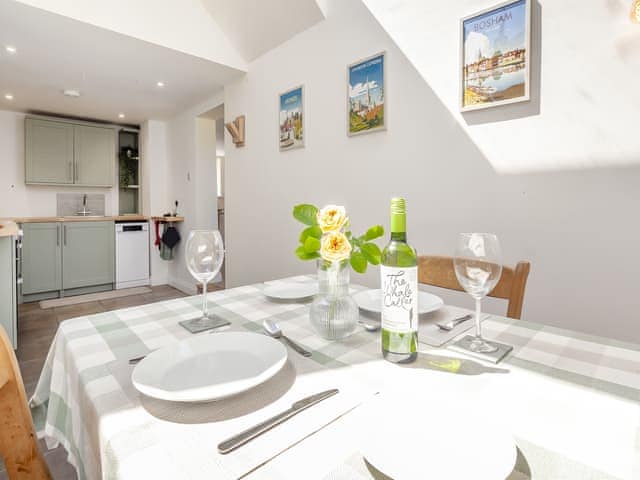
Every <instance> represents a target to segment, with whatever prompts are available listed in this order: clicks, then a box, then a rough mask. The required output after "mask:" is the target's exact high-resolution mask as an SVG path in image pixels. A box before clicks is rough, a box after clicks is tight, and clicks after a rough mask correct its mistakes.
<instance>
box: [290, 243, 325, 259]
mask: <svg viewBox="0 0 640 480" xmlns="http://www.w3.org/2000/svg"><path fill="white" fill-rule="evenodd" d="M296 256H297V257H298V258H299V259H300V260H313V259H315V258H320V254H319V253H318V252H312V253H308V252H306V251H305V249H304V247H303V246H302V245H300V246H299V247H298V248H296Z"/></svg>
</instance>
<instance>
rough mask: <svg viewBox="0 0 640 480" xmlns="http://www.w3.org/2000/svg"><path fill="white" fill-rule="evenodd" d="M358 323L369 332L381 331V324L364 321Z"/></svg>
mask: <svg viewBox="0 0 640 480" xmlns="http://www.w3.org/2000/svg"><path fill="white" fill-rule="evenodd" d="M358 323H359V324H360V325H362V326H363V327H364V329H365V330H366V331H367V332H377V331H378V330H380V323H369V322H365V321H363V320H358Z"/></svg>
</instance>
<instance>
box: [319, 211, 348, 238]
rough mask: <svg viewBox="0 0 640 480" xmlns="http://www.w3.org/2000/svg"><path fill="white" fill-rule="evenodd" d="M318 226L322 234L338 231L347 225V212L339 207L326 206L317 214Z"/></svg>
mask: <svg viewBox="0 0 640 480" xmlns="http://www.w3.org/2000/svg"><path fill="white" fill-rule="evenodd" d="M317 218H318V225H319V226H320V228H321V229H322V231H323V232H324V233H327V232H335V231H338V230H340V229H341V228H342V227H343V226H344V224H345V223H347V220H348V219H347V212H346V210H345V209H344V207H341V206H339V205H327V206H326V207H324V208H322V209H321V210H320V211H319V212H318V217H317Z"/></svg>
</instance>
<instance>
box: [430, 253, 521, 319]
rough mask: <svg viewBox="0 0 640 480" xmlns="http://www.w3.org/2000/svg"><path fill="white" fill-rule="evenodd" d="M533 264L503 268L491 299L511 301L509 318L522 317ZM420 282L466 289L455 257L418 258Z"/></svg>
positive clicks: (508, 311)
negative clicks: (457, 274) (458, 273)
mask: <svg viewBox="0 0 640 480" xmlns="http://www.w3.org/2000/svg"><path fill="white" fill-rule="evenodd" d="M530 268H531V264H530V263H529V262H518V264H517V265H516V268H511V267H505V266H503V267H502V276H501V277H500V280H499V281H498V284H497V285H496V286H495V288H494V289H493V290H492V291H491V293H489V296H490V297H495V298H504V299H505V300H508V301H509V304H508V306H507V317H510V318H517V319H519V318H520V317H521V316H522V305H523V303H524V291H525V287H526V285H527V277H528V276H529V270H530ZM418 282H419V283H423V284H425V285H433V286H434V287H441V288H448V289H450V290H458V291H461V292H463V291H464V289H463V288H462V285H460V282H458V279H457V278H456V272H455V270H454V267H453V257H443V256H433V255H423V256H420V257H418Z"/></svg>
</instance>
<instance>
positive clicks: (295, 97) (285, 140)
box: [279, 86, 304, 152]
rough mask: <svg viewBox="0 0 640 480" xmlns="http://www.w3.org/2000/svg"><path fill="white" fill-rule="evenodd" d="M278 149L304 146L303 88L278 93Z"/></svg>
mask: <svg viewBox="0 0 640 480" xmlns="http://www.w3.org/2000/svg"><path fill="white" fill-rule="evenodd" d="M279 125H280V129H279V130H280V151H281V152H282V151H284V150H293V149H294V148H300V147H304V88H303V87H302V86H300V87H296V88H293V89H291V90H289V91H287V92H285V93H281V94H280V121H279Z"/></svg>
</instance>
